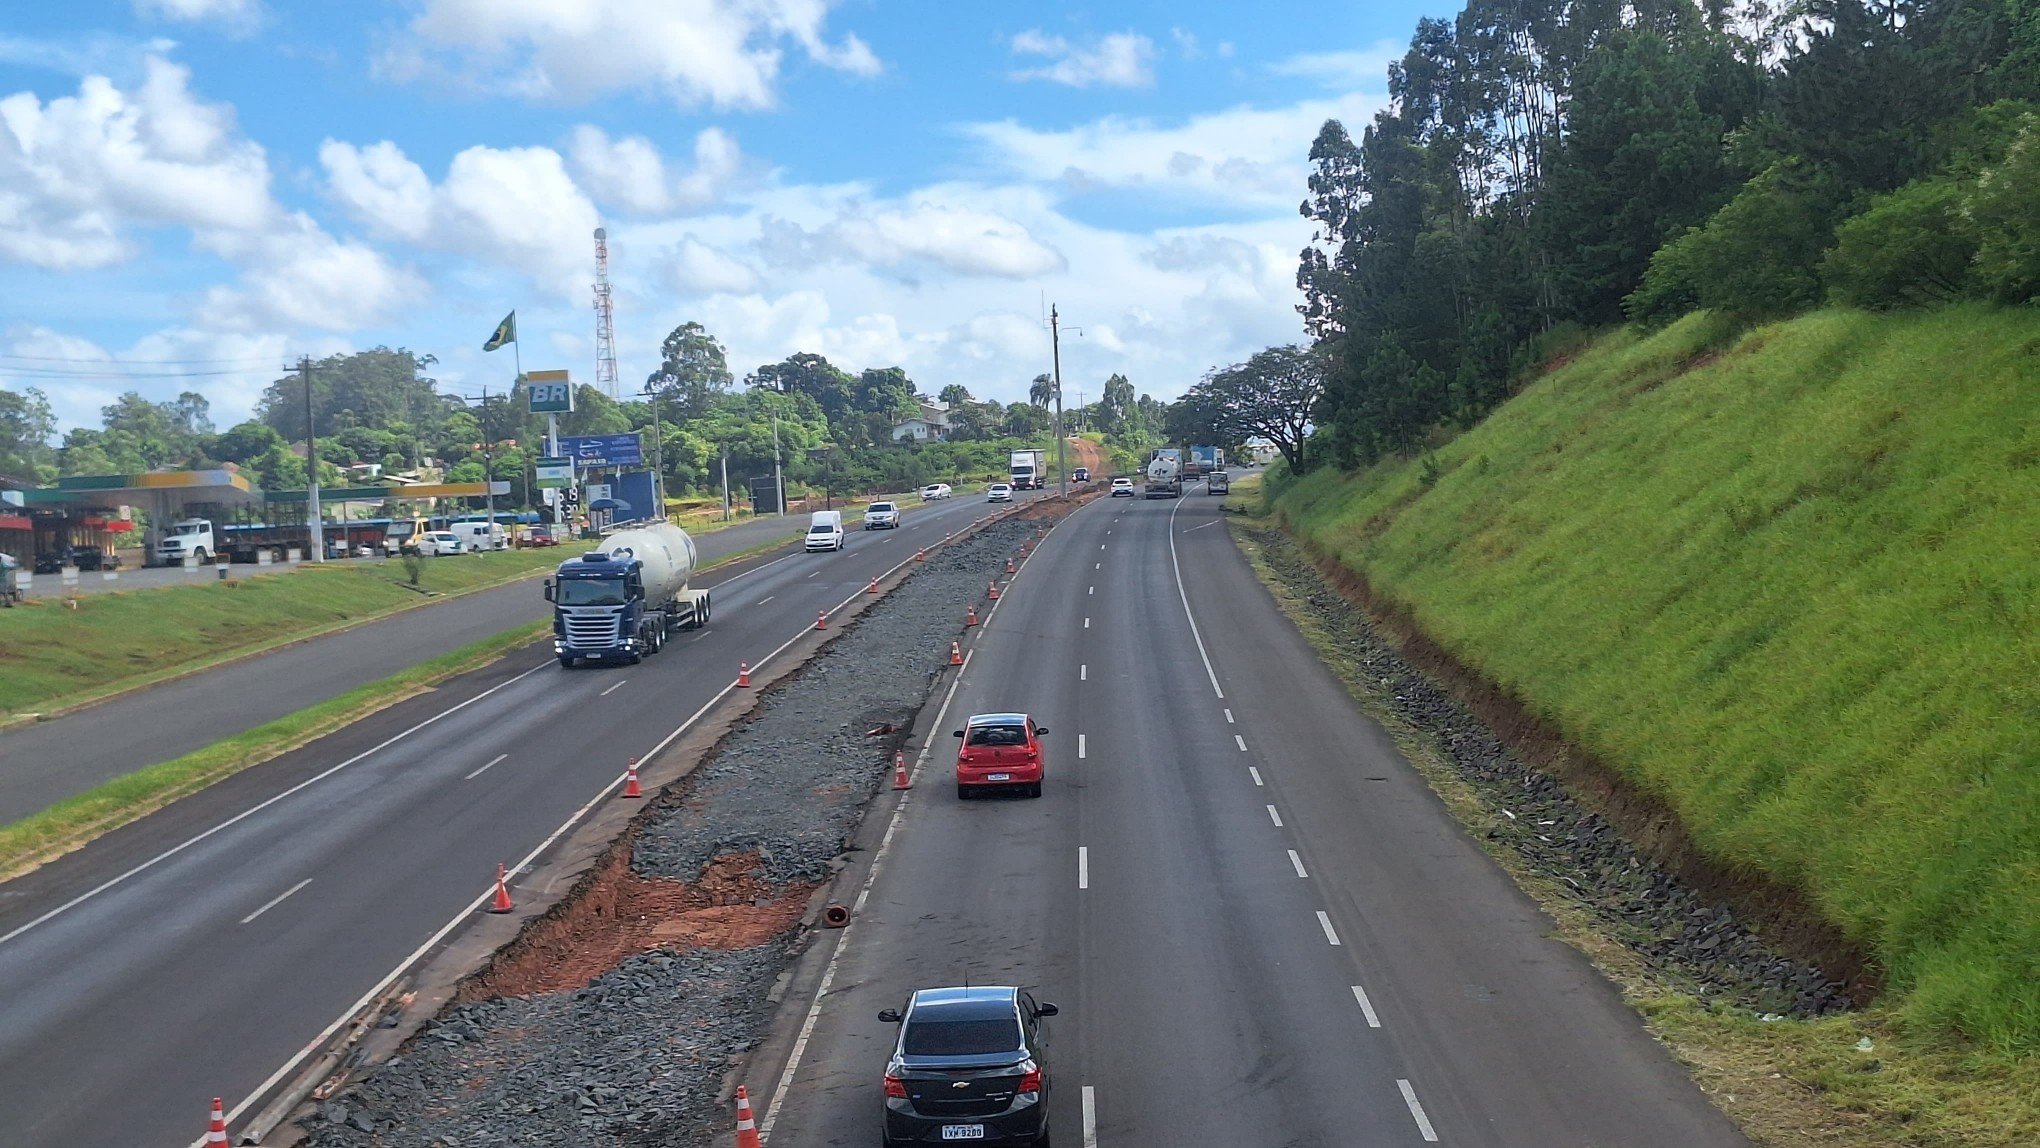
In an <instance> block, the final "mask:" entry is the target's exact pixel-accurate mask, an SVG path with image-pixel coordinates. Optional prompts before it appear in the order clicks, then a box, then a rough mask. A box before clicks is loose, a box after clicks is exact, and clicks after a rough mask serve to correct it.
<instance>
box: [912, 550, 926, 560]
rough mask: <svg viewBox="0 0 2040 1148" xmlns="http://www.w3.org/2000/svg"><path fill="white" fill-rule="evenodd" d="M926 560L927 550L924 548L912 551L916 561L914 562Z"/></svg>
mask: <svg viewBox="0 0 2040 1148" xmlns="http://www.w3.org/2000/svg"><path fill="white" fill-rule="evenodd" d="M927 560H928V552H927V551H926V550H916V551H914V561H916V562H926V561H927Z"/></svg>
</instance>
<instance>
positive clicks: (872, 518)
mask: <svg viewBox="0 0 2040 1148" xmlns="http://www.w3.org/2000/svg"><path fill="white" fill-rule="evenodd" d="M899 528H900V508H899V506H898V505H897V504H895V503H891V502H874V503H872V504H871V505H870V506H867V507H865V508H864V529H866V530H898V529H899Z"/></svg>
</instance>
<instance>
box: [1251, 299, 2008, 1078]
mask: <svg viewBox="0 0 2040 1148" xmlns="http://www.w3.org/2000/svg"><path fill="white" fill-rule="evenodd" d="M1432 470H1433V473H1434V474H1435V475H1436V479H1435V482H1433V483H1431V484H1428V485H1427V484H1426V482H1425V481H1424V471H1425V468H1424V467H1423V466H1421V465H1420V464H1419V463H1417V462H1409V463H1401V462H1390V463H1385V464H1383V465H1381V466H1378V467H1376V468H1373V469H1371V470H1369V471H1367V472H1364V473H1361V474H1358V475H1355V476H1351V477H1342V476H1340V475H1337V474H1334V473H1328V472H1322V471H1321V472H1318V473H1315V474H1312V475H1308V476H1305V477H1303V478H1300V479H1295V480H1293V481H1289V482H1287V483H1285V484H1283V485H1282V487H1281V489H1280V490H1279V491H1278V492H1277V494H1276V502H1275V505H1276V508H1277V510H1278V512H1279V513H1280V514H1281V515H1282V516H1283V517H1284V518H1285V519H1286V520H1287V521H1288V523H1289V524H1290V525H1291V526H1292V528H1293V529H1295V530H1296V531H1297V532H1298V533H1300V534H1301V535H1302V536H1304V537H1306V538H1308V539H1310V540H1312V541H1313V542H1314V543H1315V544H1317V545H1318V546H1319V547H1320V548H1322V549H1323V550H1324V551H1325V552H1327V553H1329V554H1332V555H1334V556H1336V557H1337V558H1338V559H1339V560H1340V561H1342V562H1344V563H1345V564H1347V565H1348V566H1349V567H1351V568H1353V569H1355V570H1357V571H1359V572H1360V573H1362V574H1363V575H1364V576H1365V577H1366V578H1367V580H1368V581H1369V583H1370V584H1371V585H1372V586H1373V587H1374V588H1375V589H1376V590H1377V591H1379V592H1380V593H1382V594H1384V595H1386V596H1387V597H1389V598H1390V599H1393V600H1395V601H1396V602H1398V603H1400V604H1402V605H1403V606H1406V607H1407V608H1408V609H1409V610H1411V611H1412V613H1413V615H1414V617H1415V619H1416V621H1417V622H1418V623H1419V624H1420V625H1421V626H1422V627H1423V628H1424V629H1425V630H1426V631H1427V632H1428V633H1429V634H1430V635H1431V636H1433V637H1434V638H1436V639H1437V640H1439V641H1440V642H1442V643H1443V644H1444V645H1445V646H1446V647H1448V648H1449V649H1451V650H1452V651H1453V652H1454V653H1455V654H1456V655H1457V656H1458V657H1459V658H1460V659H1461V660H1462V661H1464V662H1465V663H1466V664H1467V665H1469V666H1471V667H1473V668H1475V669H1477V670H1479V671H1480V672H1482V673H1484V674H1485V675H1486V676H1487V677H1488V678H1489V679H1490V680H1492V681H1493V682H1495V683H1497V684H1499V685H1501V686H1503V687H1505V688H1507V689H1508V690H1510V691H1512V692H1514V693H1515V694H1516V695H1518V696H1519V697H1520V698H1522V699H1523V701H1524V702H1525V703H1526V704H1527V705H1528V706H1530V707H1531V708H1532V709H1533V710H1534V711H1535V712H1537V713H1538V714H1539V715H1541V716H1542V717H1544V718H1546V719H1548V720H1550V721H1553V722H1555V723H1557V725H1558V726H1559V727H1560V728H1562V729H1563V730H1564V731H1565V732H1566V734H1567V735H1568V736H1569V737H1570V738H1571V739H1572V740H1573V741H1574V742H1575V743H1576V744H1578V745H1580V746H1582V747H1583V748H1585V749H1587V750H1589V751H1591V752H1593V753H1594V754H1596V755H1598V756H1599V757H1600V758H1601V759H1602V760H1604V761H1606V762H1608V763H1610V764H1611V765H1612V766H1613V767H1614V768H1617V769H1619V770H1621V771H1622V772H1623V773H1624V774H1625V775H1626V776H1627V777H1628V778H1629V779H1630V780H1631V781H1633V782H1635V783H1637V784H1638V785H1640V786H1641V787H1643V788H1644V789H1646V790H1647V791H1649V792H1651V793H1653V794H1656V795H1658V796H1659V797H1660V798H1662V799H1663V800H1665V801H1666V802H1667V803H1669V805H1670V806H1671V808H1673V809H1674V810H1676V811H1677V813H1678V814H1679V816H1680V817H1681V818H1682V820H1683V821H1684V822H1685V824H1686V826H1687V828H1688V829H1689V830H1690V832H1691V833H1692V835H1693V837H1694V839H1695V840H1696V842H1697V843H1698V844H1699V845H1700V847H1701V848H1703V849H1704V850H1706V851H1707V853H1708V854H1709V855H1710V856H1712V857H1713V858H1714V859H1715V860H1716V861H1717V862H1719V863H1722V864H1724V865H1727V866H1729V867H1732V868H1737V869H1741V870H1744V871H1755V872H1761V873H1762V874H1764V875H1766V876H1768V877H1770V878H1772V879H1775V880H1779V881H1783V882H1786V883H1789V884H1790V885H1792V886H1794V887H1797V888H1799V889H1802V890H1804V891H1805V892H1806V893H1807V894H1808V895H1809V897H1810V898H1811V899H1812V901H1813V903H1814V904H1815V905H1817V906H1818V908H1819V909H1820V911H1821V912H1822V913H1823V914H1825V915H1826V916H1827V917H1828V918H1829V919H1830V920H1832V921H1833V922H1835V923H1837V924H1839V925H1841V926H1842V927H1843V928H1844V929H1845V930H1846V931H1847V932H1848V934H1849V935H1851V936H1852V937H1854V938H1856V939H1858V940H1859V941H1860V942H1861V943H1863V944H1865V945H1866V946H1868V947H1869V948H1870V950H1871V951H1873V952H1874V953H1875V954H1876V955H1877V957H1878V958H1879V959H1880V961H1881V962H1882V964H1883V965H1884V967H1885V969H1886V971H1887V974H1888V978H1889V986H1890V993H1889V996H1888V998H1887V1005H1888V1007H1889V1009H1890V1015H1891V1016H1892V1017H1893V1018H1894V1020H1895V1022H1897V1023H1899V1024H1901V1025H1903V1026H1906V1027H1908V1028H1909V1029H1911V1030H1912V1031H1914V1032H1915V1033H1920V1034H1927V1033H1934V1034H1940V1035H1943V1036H1946V1037H1948V1038H1949V1039H1955V1040H1969V1041H1974V1042H1976V1044H1977V1045H1978V1046H1979V1047H1981V1048H1982V1049H1985V1050H1987V1051H1989V1052H1990V1053H1992V1054H1994V1055H2012V1056H2031V1055H2032V1054H2034V1053H2040V315H2036V314H2035V313H2034V312H2032V311H2030V310H2028V311H2015V310H1999V309H1984V308H1955V309H1950V310H1947V311H1942V312H1936V313H1932V314H1915V315H1870V314H1864V313H1858V312H1847V311H1827V312H1820V313H1816V314H1813V315H1809V316H1806V317H1803V318H1800V319H1796V320H1793V321H1790V322H1786V323H1781V324H1777V325H1773V326H1769V327H1764V328H1760V329H1758V330H1755V331H1752V332H1749V333H1747V334H1744V335H1741V336H1740V337H1735V338H1730V337H1729V336H1728V335H1726V334H1725V332H1724V331H1723V330H1722V329H1721V328H1720V326H1719V325H1718V324H1715V323H1713V322H1711V321H1710V320H1709V319H1707V318H1706V317H1705V316H1696V317H1692V318H1689V319H1687V320H1685V321H1683V322H1681V323H1679V324H1676V325H1674V326H1672V327H1671V328H1668V329H1667V330H1665V331H1662V332H1659V333H1657V334H1655V335H1650V336H1645V335H1641V334H1637V333H1634V332H1628V331H1625V332H1620V333H1617V334H1613V335H1610V336H1607V337H1605V338H1603V339H1602V340H1600V341H1599V342H1598V343H1597V344H1595V345H1594V346H1593V347H1592V348H1591V349H1590V350H1588V351H1587V352H1585V353H1583V354H1582V355H1581V356H1580V357H1578V358H1577V359H1575V360H1573V361H1572V362H1570V363H1568V364H1567V365H1565V366H1563V367H1561V368H1560V369H1558V370H1556V371H1554V372H1553V373H1552V374H1550V375H1548V376H1546V377H1544V378H1542V379H1540V380H1538V381H1537V382H1535V383H1534V384H1532V385H1531V386H1530V387H1529V388H1528V389H1527V390H1526V391H1525V392H1524V393H1523V394H1522V395H1520V396H1519V397H1517V398H1516V399H1514V400H1512V401H1511V402H1510V403H1509V404H1507V405H1506V406H1505V407H1503V408H1502V409H1501V410H1500V411H1498V412H1496V413H1495V414H1494V415H1493V416H1492V417H1491V418H1490V419H1489V420H1488V421H1487V422H1485V423H1484V424H1482V425H1481V426H1479V427H1477V428H1476V429H1474V430H1473V431H1471V432H1469V433H1467V434H1465V435H1463V436H1461V437H1460V438H1458V439H1457V440H1455V441H1453V442H1452V443H1450V444H1448V445H1446V446H1443V447H1441V448H1439V449H1438V451H1437V452H1436V456H1435V461H1434V463H1433V466H1432Z"/></svg>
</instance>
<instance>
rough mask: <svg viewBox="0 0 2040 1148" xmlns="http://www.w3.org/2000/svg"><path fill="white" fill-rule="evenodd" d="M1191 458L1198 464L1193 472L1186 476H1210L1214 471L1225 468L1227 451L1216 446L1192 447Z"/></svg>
mask: <svg viewBox="0 0 2040 1148" xmlns="http://www.w3.org/2000/svg"><path fill="white" fill-rule="evenodd" d="M1190 460H1191V461H1192V462H1193V463H1195V464H1196V466H1197V469H1196V471H1195V472H1194V473H1192V474H1186V475H1185V477H1186V478H1192V477H1203V478H1209V477H1210V476H1211V474H1212V472H1214V471H1219V470H1224V469H1225V452H1224V451H1222V450H1220V449H1218V448H1217V447H1215V446H1193V447H1191V448H1190Z"/></svg>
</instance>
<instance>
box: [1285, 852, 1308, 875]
mask: <svg viewBox="0 0 2040 1148" xmlns="http://www.w3.org/2000/svg"><path fill="white" fill-rule="evenodd" d="M1289 863H1290V864H1291V865H1293V866H1295V867H1296V875H1297V876H1298V877H1308V876H1310V874H1308V873H1306V872H1304V871H1303V858H1301V857H1298V856H1297V855H1296V850H1294V849H1291V850H1290V851H1289Z"/></svg>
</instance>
